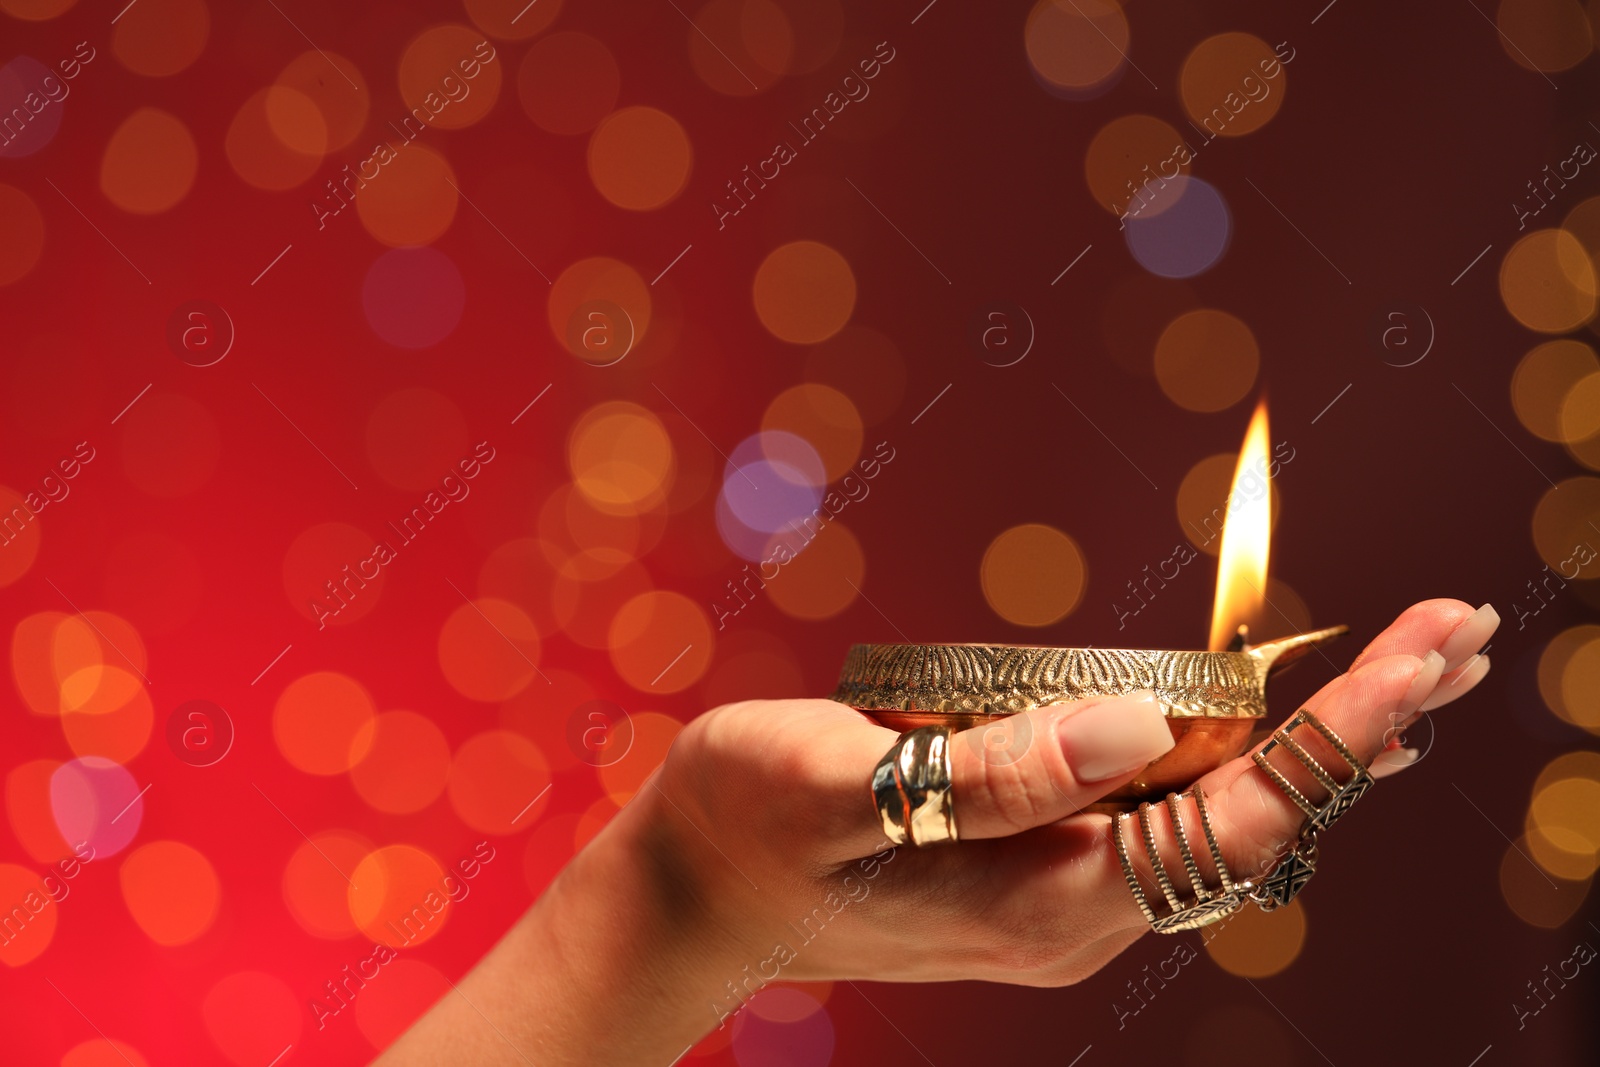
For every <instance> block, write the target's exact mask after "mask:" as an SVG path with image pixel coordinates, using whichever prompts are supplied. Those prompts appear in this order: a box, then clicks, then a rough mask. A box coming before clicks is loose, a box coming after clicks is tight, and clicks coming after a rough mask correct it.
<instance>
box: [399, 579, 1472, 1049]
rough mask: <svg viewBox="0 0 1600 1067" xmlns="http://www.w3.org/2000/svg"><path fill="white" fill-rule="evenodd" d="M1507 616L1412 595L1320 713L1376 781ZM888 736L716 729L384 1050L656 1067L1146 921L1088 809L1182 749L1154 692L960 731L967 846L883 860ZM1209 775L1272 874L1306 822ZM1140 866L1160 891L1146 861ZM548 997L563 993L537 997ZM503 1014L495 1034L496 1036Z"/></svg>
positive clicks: (822, 718) (1215, 811) (1226, 814)
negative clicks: (792, 1016) (737, 1015)
mask: <svg viewBox="0 0 1600 1067" xmlns="http://www.w3.org/2000/svg"><path fill="white" fill-rule="evenodd" d="M1498 621H1499V620H1498V616H1496V615H1495V613H1494V611H1493V609H1492V608H1488V607H1487V606H1485V607H1484V608H1482V609H1479V610H1478V611H1476V612H1474V611H1473V609H1472V608H1471V607H1469V606H1468V605H1467V604H1464V603H1462V602H1460V601H1455V600H1432V601H1427V602H1425V603H1421V604H1418V605H1416V606H1414V607H1412V608H1410V609H1409V610H1407V611H1406V612H1405V613H1404V614H1403V615H1401V616H1400V617H1399V618H1398V619H1397V620H1396V621H1395V622H1394V623H1393V624H1392V625H1391V626H1390V627H1389V628H1388V629H1387V630H1385V631H1384V632H1383V633H1382V634H1380V635H1379V636H1378V638H1377V639H1376V640H1374V641H1373V642H1372V643H1371V644H1370V645H1369V646H1368V647H1367V648H1366V650H1365V651H1363V652H1362V653H1361V655H1359V656H1358V657H1356V660H1355V662H1354V663H1353V664H1352V665H1351V668H1350V669H1349V671H1347V672H1346V673H1345V674H1343V675H1341V676H1340V677H1338V678H1336V679H1334V680H1333V681H1331V682H1329V683H1328V684H1327V685H1326V686H1324V687H1323V688H1322V690H1321V691H1320V692H1319V693H1317V695H1316V696H1314V697H1313V698H1312V699H1311V700H1309V701H1308V702H1307V704H1306V707H1308V708H1309V709H1311V710H1312V711H1313V712H1314V713H1315V714H1316V715H1317V716H1318V717H1319V718H1320V719H1321V720H1322V721H1323V722H1324V723H1326V724H1327V725H1328V726H1329V727H1331V728H1332V729H1333V730H1334V731H1336V732H1337V733H1338V734H1339V735H1340V736H1341V737H1343V739H1344V740H1345V743H1346V744H1348V745H1349V746H1350V748H1351V749H1353V750H1354V752H1355V754H1356V755H1357V756H1358V757H1359V758H1360V759H1361V760H1362V762H1363V763H1367V764H1374V761H1377V762H1376V765H1374V766H1373V772H1374V774H1375V775H1376V776H1379V777H1381V776H1383V774H1384V773H1385V772H1386V771H1392V769H1399V768H1403V767H1404V766H1405V765H1406V764H1407V763H1408V762H1409V759H1408V757H1407V756H1406V755H1404V752H1405V750H1404V749H1401V748H1398V747H1397V744H1396V742H1395V740H1394V739H1395V738H1396V737H1397V735H1399V734H1400V732H1401V730H1403V728H1404V727H1405V726H1406V725H1408V724H1409V723H1410V721H1412V720H1414V718H1415V717H1417V716H1419V715H1421V714H1422V713H1424V712H1426V711H1431V710H1433V709H1435V708H1438V707H1441V706H1443V705H1444V704H1446V703H1448V702H1449V701H1451V700H1454V699H1455V698H1456V697H1458V696H1460V695H1462V694H1463V693H1465V692H1467V691H1468V690H1470V689H1471V688H1472V687H1473V686H1474V685H1476V684H1477V683H1478V682H1479V681H1480V680H1481V679H1482V678H1483V676H1484V675H1485V674H1486V673H1487V672H1488V668H1489V661H1488V658H1487V657H1486V656H1483V655H1481V654H1480V651H1479V650H1480V649H1481V648H1482V647H1483V645H1484V643H1485V642H1486V641H1487V640H1488V639H1489V637H1490V635H1491V634H1492V633H1493V632H1494V628H1495V626H1496V625H1497V624H1498ZM996 731H1001V733H1000V734H999V735H998V736H997V733H996ZM897 738H898V735H897V734H896V733H895V732H894V731H892V730H889V729H886V728H884V727H881V726H878V725H876V724H874V723H873V722H871V721H870V720H868V719H867V718H866V717H865V716H863V715H861V714H860V713H859V712H856V711H855V710H853V709H851V708H849V707H846V706H844V705H842V704H837V703H834V702H832V701H827V700H780V701H748V702H745V703H740V704H733V705H729V706H726V707H722V708H718V709H716V710H714V711H711V712H708V713H707V714H705V715H703V716H701V717H700V718H699V719H697V720H695V721H694V722H693V723H691V724H690V725H689V726H688V727H687V728H685V729H684V731H683V732H682V734H680V735H679V737H678V739H677V741H676V742H675V743H674V745H673V747H672V749H671V751H670V753H669V754H668V756H667V759H666V762H665V763H664V764H663V765H662V766H661V767H660V768H659V770H658V771H657V773H656V774H655V775H654V776H653V777H652V778H651V779H650V780H649V781H648V782H647V783H646V785H645V786H644V787H643V788H642V789H641V790H640V792H639V794H638V795H637V796H636V797H635V798H634V800H633V802H632V803H630V804H629V805H628V806H627V807H626V808H625V809H624V810H623V811H622V812H621V813H620V814H619V815H618V816H617V818H616V819H614V820H613V821H612V823H611V824H610V825H609V826H607V828H606V829H605V831H603V832H602V833H601V834H600V835H599V836H598V837H597V838H596V839H595V840H594V841H593V842H592V843H591V844H590V845H589V847H588V848H586V849H585V850H584V851H583V852H582V853H581V854H580V855H579V856H578V857H577V858H576V859H575V860H574V862H573V864H572V865H571V866H570V867H569V868H568V870H567V871H566V872H564V873H563V875H562V876H561V877H560V878H559V879H558V880H557V881H556V883H555V884H554V885H553V886H552V887H551V889H550V890H549V891H548V892H547V893H546V896H545V897H544V898H542V899H541V901H540V902H539V904H538V905H536V907H535V908H534V909H533V910H532V911H531V912H530V913H529V915H528V916H527V917H526V918H525V919H524V920H523V923H522V924H521V926H519V928H518V929H517V930H514V931H513V933H512V934H511V935H508V938H507V940H506V942H504V943H502V945H501V946H500V947H499V948H498V949H496V950H495V953H493V954H491V957H490V958H489V960H487V961H486V962H485V964H484V965H483V966H482V967H480V969H479V971H478V972H474V974H473V975H471V976H469V978H468V979H467V980H465V981H464V982H463V984H462V990H461V999H462V1000H466V999H467V998H468V997H470V996H472V992H473V991H476V992H477V994H478V995H479V996H480V997H481V998H482V999H483V1000H485V1001H488V1002H489V1003H488V1006H485V1005H484V1004H478V1003H469V1005H468V1006H462V1005H460V1004H455V1005H454V1006H453V1007H452V1006H451V1005H452V1003H453V998H447V999H446V1000H445V1001H443V1002H441V1004H440V1006H439V1007H438V1008H436V1009H435V1010H434V1012H433V1013H432V1014H431V1015H430V1016H429V1017H427V1018H425V1019H424V1020H423V1022H422V1023H421V1024H419V1026H418V1027H417V1028H416V1029H415V1030H413V1031H412V1033H411V1034H409V1035H407V1037H406V1038H404V1039H402V1041H401V1042H399V1043H398V1044H397V1045H396V1047H395V1048H394V1049H392V1050H391V1055H392V1056H394V1060H393V1062H413V1061H412V1060H409V1059H407V1055H409V1054H410V1053H416V1054H417V1056H418V1058H417V1059H416V1060H415V1061H414V1062H423V1060H424V1059H426V1056H427V1053H426V1049H427V1048H428V1047H430V1046H429V1044H428V1042H430V1040H438V1039H439V1038H438V1035H440V1034H441V1033H443V1034H448V1033H449V1026H448V1024H447V1023H441V1019H440V1016H441V1014H442V1015H444V1016H445V1018H446V1020H448V1019H450V1018H454V1019H455V1025H456V1026H457V1027H459V1028H461V1029H464V1030H470V1029H473V1028H476V1029H477V1030H478V1031H481V1032H482V1035H481V1036H483V1037H484V1044H483V1046H482V1049H481V1054H483V1055H488V1056H491V1058H493V1056H494V1055H496V1054H495V1053H493V1052H492V1050H493V1049H498V1050H499V1052H498V1055H499V1056H500V1057H501V1058H502V1059H503V1062H507V1063H515V1062H521V1060H520V1059H518V1056H519V1055H521V1056H527V1057H532V1062H536V1063H540V1064H541V1065H542V1064H545V1063H551V1062H560V1063H564V1062H568V1060H569V1059H570V1060H571V1061H572V1062H608V1063H616V1062H629V1063H632V1062H639V1063H659V1064H663V1065H665V1064H667V1063H670V1062H672V1060H673V1057H674V1056H676V1055H677V1054H678V1052H679V1051H680V1050H682V1049H683V1048H684V1046H685V1045H686V1044H688V1043H692V1042H693V1041H695V1040H696V1039H698V1037H699V1036H701V1035H702V1034H703V1033H705V1032H706V1031H708V1030H710V1029H712V1028H713V1027H715V1026H717V1025H718V1024H719V1023H721V1022H724V1021H726V1019H727V1018H728V1016H730V1015H731V1014H732V1013H734V1012H736V1011H737V1010H738V1009H739V1007H741V1006H742V1004H743V1002H744V1001H745V1000H746V999H748V998H749V997H750V996H751V995H752V994H753V993H754V992H755V991H757V990H759V989H760V988H761V986H762V985H764V984H765V983H767V982H770V981H776V980H799V981H805V980H820V979H844V978H850V979H867V980H876V981H947V980H957V979H985V980H990V981H999V982H1011V983H1019V984H1026V985H1045V986H1057V985H1065V984H1068V983H1072V982H1077V981H1080V980H1082V979H1083V978H1085V977H1087V976H1088V975H1090V974H1093V973H1094V972H1095V971H1096V970H1098V969H1099V968H1100V967H1102V966H1104V965H1105V964H1106V962H1107V961H1109V960H1110V959H1112V958H1113V957H1114V956H1116V955H1117V954H1118V953H1120V952H1122V951H1123V950H1124V949H1125V948H1127V947H1128V946H1129V945H1130V944H1131V943H1133V942H1134V941H1135V940H1137V939H1138V938H1139V937H1140V936H1141V935H1142V934H1144V933H1145V932H1146V931H1147V930H1148V926H1147V924H1146V921H1145V919H1144V917H1143V916H1142V914H1141V912H1140V911H1139V909H1138V907H1137V905H1136V904H1135V901H1134V899H1133V896H1132V894H1131V893H1130V892H1129V888H1128V885H1127V883H1126V882H1125V880H1124V877H1123V873H1122V869H1121V866H1120V864H1119V862H1118V860H1117V856H1116V853H1115V851H1114V849H1113V845H1112V839H1111V836H1110V828H1111V825H1112V820H1111V818H1110V817H1109V816H1107V815H1101V814H1090V813H1085V812H1084V811H1083V810H1082V809H1083V808H1084V807H1085V806H1086V805H1089V804H1091V803H1093V802H1094V801H1096V800H1097V799H1099V798H1100V797H1102V796H1104V795H1106V794H1108V793H1110V792H1112V791H1113V790H1114V789H1116V788H1117V787H1118V786H1120V785H1122V784H1123V783H1124V782H1126V781H1128V780H1129V779H1131V778H1132V777H1133V776H1134V775H1135V774H1136V773H1137V772H1138V771H1139V770H1140V769H1141V768H1143V767H1144V765H1145V764H1146V763H1148V762H1149V761H1150V760H1151V759H1153V758H1155V757H1156V756H1159V755H1160V754H1161V753H1162V752H1164V751H1166V750H1167V749H1169V748H1171V747H1172V738H1171V734H1170V731H1169V730H1168V728H1167V726H1166V723H1165V720H1164V719H1163V718H1162V716H1161V713H1160V710H1159V708H1158V707H1157V706H1156V704H1155V702H1154V701H1153V699H1151V698H1150V697H1149V695H1148V694H1143V695H1140V694H1135V695H1133V696H1131V697H1119V698H1115V699H1110V700H1086V701H1079V702H1075V703H1068V704H1060V705H1055V706H1051V707H1047V708H1041V709H1037V710H1034V711H1031V712H1027V713H1024V714H1022V715H1017V716H1012V717H1011V718H1008V719H1005V720H1001V721H1000V722H999V723H997V724H992V725H989V726H985V727H979V728H977V729H976V730H974V731H968V732H966V733H960V734H956V735H955V736H954V737H953V738H952V743H951V753H952V757H951V758H952V781H953V787H952V795H953V798H954V799H953V806H954V811H955V817H956V822H957V827H958V830H959V832H960V841H959V842H956V843H954V844H947V845H943V846H939V847H934V848H925V849H918V848H914V847H911V846H909V845H907V846H902V847H899V848H894V849H891V848H890V847H889V845H888V842H887V840H886V839H885V837H884V832H883V827H882V824H881V822H880V820H879V817H878V814H877V812H876V811H875V810H874V807H873V804H872V800H871V794H870V792H869V781H870V778H871V774H872V770H873V768H874V766H875V765H876V764H877V762H878V760H879V759H880V758H881V757H882V756H883V755H884V753H885V752H887V751H888V750H889V748H890V747H891V746H892V745H893V744H894V743H895V742H896V740H897ZM997 754H1000V755H997ZM1380 757H1381V758H1380ZM1411 758H1414V757H1411ZM1198 784H1199V786H1200V787H1201V788H1203V789H1204V790H1205V792H1206V795H1207V799H1208V806H1209V808H1210V812H1211V822H1212V826H1213V827H1214V829H1215V832H1216V836H1217V839H1218V841H1219V843H1220V845H1221V849H1222V853H1223V856H1224V858H1225V860H1226V862H1227V865H1228V867H1229V869H1230V870H1231V871H1232V872H1233V873H1234V875H1235V876H1236V877H1249V876H1252V875H1258V874H1262V873H1265V872H1266V871H1267V870H1269V869H1270V868H1271V866H1272V865H1273V864H1274V863H1275V862H1276V860H1277V859H1278V857H1280V856H1281V855H1282V854H1283V852H1284V851H1285V849H1286V848H1287V847H1288V846H1289V845H1290V844H1292V842H1293V841H1294V840H1295V838H1296V836H1297V834H1298V831H1299V828H1300V826H1301V825H1302V823H1303V822H1304V819H1305V816H1304V813H1303V812H1301V810H1300V809H1299V808H1297V807H1296V806H1295V805H1294V804H1293V803H1292V802H1291V801H1290V800H1289V799H1288V797H1287V796H1285V795H1284V794H1283V793H1282V792H1281V791H1280V790H1279V789H1278V788H1277V787H1276V786H1275V785H1273V784H1272V783H1271V781H1270V780H1269V779H1268V778H1267V777H1266V776H1265V775H1264V774H1263V773H1262V772H1261V771H1260V770H1259V769H1257V768H1256V767H1255V766H1254V764H1253V763H1252V762H1251V761H1250V759H1249V757H1248V755H1247V756H1243V757H1240V758H1239V759H1236V760H1233V761H1231V762H1229V763H1227V764H1225V765H1224V766H1222V767H1220V768H1218V769H1217V770H1214V771H1212V772H1210V773H1209V774H1207V775H1205V776H1204V777H1203V778H1202V779H1200V781H1199V783H1198ZM1158 810H1159V809H1158ZM1163 816H1164V812H1163ZM1156 823H1157V825H1156V834H1157V838H1158V845H1159V847H1160V848H1161V850H1162V852H1163V854H1164V855H1167V856H1170V859H1168V861H1167V863H1166V866H1167V868H1168V869H1169V870H1174V871H1176V870H1181V869H1182V868H1181V866H1180V865H1179V860H1178V853H1177V847H1176V843H1175V840H1174V839H1173V837H1172V834H1171V830H1170V826H1169V824H1168V823H1167V822H1166V820H1165V818H1164V817H1163V818H1161V819H1158V820H1156ZM1132 851H1133V853H1134V854H1135V855H1136V856H1138V857H1139V858H1138V859H1136V861H1135V862H1136V864H1138V865H1139V866H1140V867H1141V870H1142V872H1143V873H1144V874H1146V875H1148V874H1149V870H1148V864H1145V863H1144V862H1143V858H1142V853H1143V851H1144V850H1143V848H1141V847H1137V846H1136V847H1134V848H1133V849H1132ZM1147 884H1151V883H1150V881H1149V880H1148V879H1147ZM497 957H498V959H497ZM484 971H488V972H489V977H488V978H487V979H485V978H484V977H483V975H482V972H484ZM506 983H512V984H513V985H514V987H515V989H516V990H518V994H517V995H508V994H507V993H506V991H505V988H504V987H505V985H506ZM538 997H544V998H547V1002H546V1003H544V1004H540V1003H538V1002H537V1001H535V1000H530V999H528V998H538ZM519 998H521V999H519ZM596 998H599V1001H598V1004H597V1003H596ZM550 1000H554V1001H559V1002H561V1003H560V1004H553V1003H550V1002H549V1001H550ZM468 1007H470V1008H471V1009H472V1011H476V1012H477V1013H478V1014H479V1015H481V1016H482V1020H475V1019H474V1017H473V1015H472V1012H471V1011H469V1010H468ZM491 1018H493V1019H495V1025H494V1026H493V1027H492V1029H493V1030H494V1031H495V1033H494V1034H491V1033H489V1032H488V1030H485V1028H484V1026H483V1023H484V1022H486V1021H488V1020H490V1019H491ZM441 1025H446V1029H445V1030H443V1031H441V1030H440V1026H441ZM496 1034H498V1039H497V1038H496V1036H495V1035H496ZM430 1035H433V1036H432V1037H430ZM519 1038H520V1039H521V1041H523V1042H526V1044H527V1046H529V1047H526V1048H525V1049H524V1047H523V1046H522V1045H519V1044H518V1040H519ZM532 1046H537V1048H538V1050H539V1052H540V1053H541V1054H535V1048H534V1047H532ZM513 1051H515V1052H516V1053H517V1055H513V1054H512V1052H513ZM497 1062H499V1061H498V1060H497Z"/></svg>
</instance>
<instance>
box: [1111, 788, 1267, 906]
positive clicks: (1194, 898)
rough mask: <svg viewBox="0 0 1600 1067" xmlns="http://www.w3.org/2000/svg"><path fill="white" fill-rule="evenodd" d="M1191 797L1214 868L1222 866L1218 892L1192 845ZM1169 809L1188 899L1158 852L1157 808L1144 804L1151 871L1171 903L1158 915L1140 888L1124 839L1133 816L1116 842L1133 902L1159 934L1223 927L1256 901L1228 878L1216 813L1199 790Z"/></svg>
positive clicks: (1172, 796) (1119, 828) (1170, 799)
mask: <svg viewBox="0 0 1600 1067" xmlns="http://www.w3.org/2000/svg"><path fill="white" fill-rule="evenodd" d="M1190 797H1193V799H1194V803H1195V811H1196V813H1197V814H1198V815H1199V819H1200V827H1201V829H1202V830H1203V831H1204V833H1205V839H1206V847H1207V849H1208V850H1209V851H1210V854H1211V861H1212V863H1213V864H1214V865H1215V866H1216V873H1217V882H1218V885H1217V887H1216V888H1215V889H1213V888H1211V887H1210V886H1208V885H1206V882H1205V878H1204V877H1203V876H1202V875H1201V873H1200V866H1199V864H1198V863H1196V862H1195V858H1194V849H1193V847H1192V846H1191V844H1190V842H1189V834H1188V828H1187V827H1186V825H1185V823H1184V818H1183V802H1184V801H1185V800H1186V799H1189V798H1190ZM1166 809H1167V812H1168V814H1169V815H1170V816H1171V818H1172V832H1173V834H1174V835H1175V836H1176V837H1177V839H1178V852H1179V854H1180V855H1181V856H1182V857H1183V869H1184V874H1185V875H1186V877H1187V878H1188V882H1189V894H1188V895H1187V897H1185V896H1184V895H1182V894H1180V893H1179V892H1178V890H1177V887H1176V886H1175V885H1174V884H1173V881H1172V876H1171V875H1170V874H1168V873H1167V867H1166V864H1165V863H1164V862H1163V861H1162V859H1161V851H1160V849H1159V848H1157V847H1156V838H1155V831H1154V829H1153V827H1152V826H1151V821H1150V812H1151V810H1152V805H1150V804H1148V803H1146V804H1141V805H1140V806H1139V810H1138V813H1137V818H1138V821H1139V831H1140V835H1141V836H1142V837H1143V839H1144V847H1145V853H1146V855H1148V856H1149V857H1150V868H1151V871H1152V872H1153V873H1154V874H1155V878H1156V884H1157V885H1158V886H1159V887H1160V889H1161V895H1162V897H1163V898H1164V899H1165V901H1166V904H1167V910H1166V911H1165V913H1164V914H1161V915H1157V914H1156V912H1155V909H1154V908H1153V907H1152V906H1151V904H1150V898H1149V897H1148V896H1147V895H1146V894H1145V891H1144V888H1143V887H1142V886H1141V885H1140V884H1139V876H1138V874H1137V873H1136V872H1135V871H1134V869H1133V863H1132V861H1131V860H1130V859H1129V858H1128V845H1127V842H1126V841H1125V840H1124V839H1123V820H1124V819H1129V818H1132V816H1129V814H1128V813H1127V812H1120V813H1118V815H1117V817H1116V822H1115V824H1114V825H1113V826H1112V837H1113V839H1114V841H1115V843H1116V846H1117V859H1118V860H1119V861H1120V862H1121V863H1122V876H1123V877H1124V878H1125V879H1127V882H1128V888H1129V889H1131V890H1132V891H1133V899H1134V901H1135V903H1137V904H1138V905H1139V910H1140V911H1141V912H1143V914H1144V917H1145V921H1146V922H1148V923H1149V924H1150V926H1151V928H1152V929H1154V930H1155V931H1156V932H1157V933H1160V934H1175V933H1178V932H1179V931H1182V930H1195V929H1198V928H1199V927H1202V926H1209V925H1210V924H1211V923H1214V922H1218V921H1220V920H1222V919H1224V918H1226V917H1228V916H1229V915H1232V914H1233V913H1234V912H1236V911H1238V910H1239V909H1240V908H1242V907H1244V902H1245V901H1246V900H1247V899H1253V897H1252V896H1251V895H1250V893H1249V892H1248V887H1247V886H1245V885H1244V884H1242V883H1238V882H1235V881H1234V880H1233V877H1232V876H1231V875H1230V874H1229V873H1228V866H1227V864H1226V863H1224V862H1223V860H1222V849H1221V848H1220V847H1218V845H1217V838H1216V834H1215V833H1213V832H1212V829H1211V813H1210V812H1209V811H1207V810H1206V802H1205V792H1204V790H1201V789H1195V790H1194V791H1193V792H1192V793H1181V794H1180V793H1169V794H1167V799H1166Z"/></svg>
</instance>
